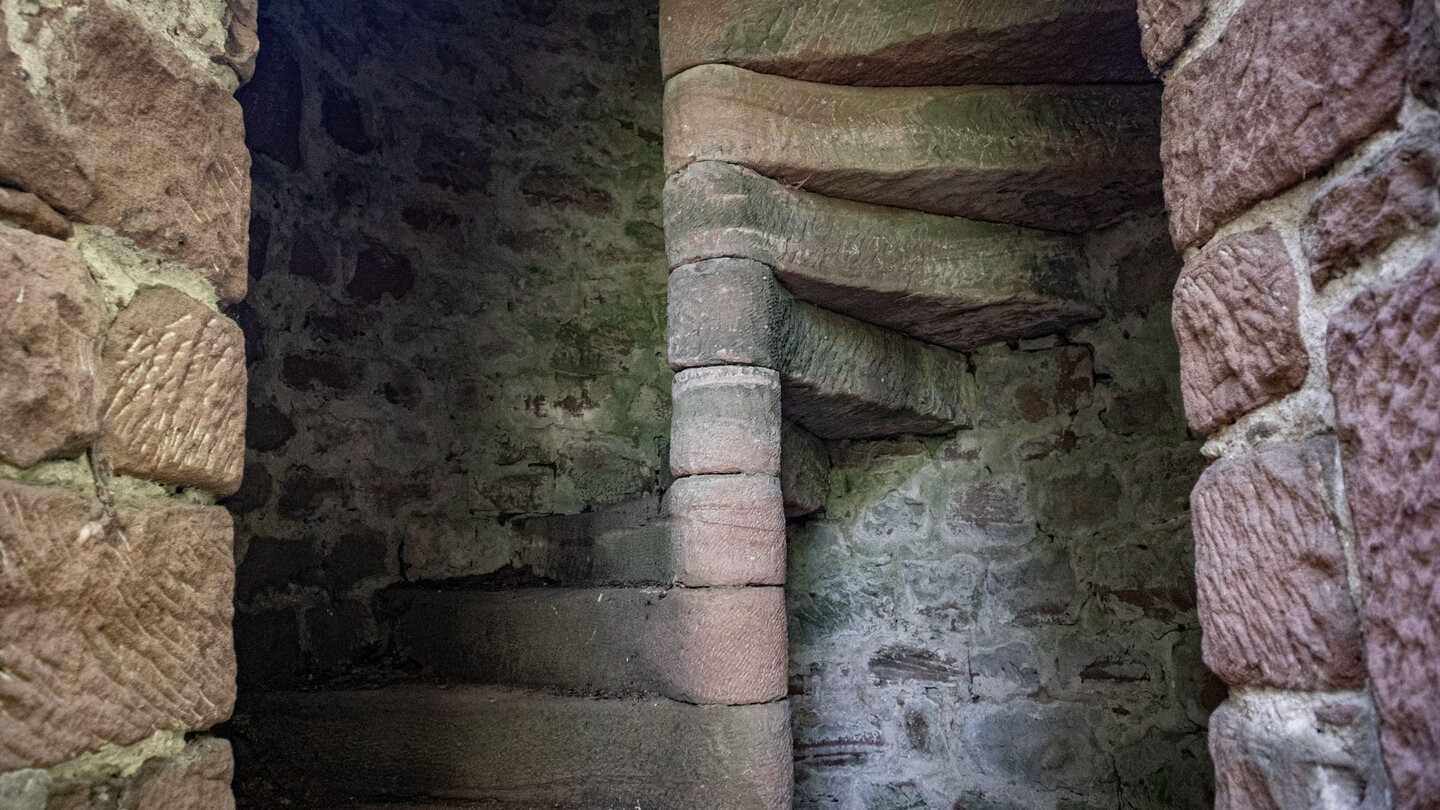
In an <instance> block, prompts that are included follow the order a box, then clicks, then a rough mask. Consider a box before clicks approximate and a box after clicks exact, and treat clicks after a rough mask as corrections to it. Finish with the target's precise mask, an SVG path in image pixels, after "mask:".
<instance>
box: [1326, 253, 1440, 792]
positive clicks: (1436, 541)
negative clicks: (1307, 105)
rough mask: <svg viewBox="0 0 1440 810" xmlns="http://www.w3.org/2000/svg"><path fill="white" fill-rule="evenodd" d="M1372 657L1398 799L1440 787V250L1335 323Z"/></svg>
mask: <svg viewBox="0 0 1440 810" xmlns="http://www.w3.org/2000/svg"><path fill="white" fill-rule="evenodd" d="M1328 344H1329V348H1328V357H1329V366H1330V387H1331V391H1332V392H1333V393H1334V395H1335V417H1336V427H1337V428H1338V429H1339V433H1340V448H1341V460H1342V464H1343V468H1344V471H1345V494H1346V498H1347V499H1348V501H1349V503H1350V512H1351V515H1352V516H1353V519H1354V523H1355V553H1356V557H1357V562H1358V565H1359V568H1360V575H1361V578H1362V580H1363V585H1364V587H1363V591H1364V593H1365V601H1364V603H1363V605H1362V606H1361V617H1362V620H1363V622H1364V627H1365V647H1366V661H1367V663H1368V665H1369V668H1370V676H1371V678H1372V679H1373V683H1374V692H1375V696H1376V698H1375V699H1376V706H1377V708H1378V709H1379V711H1380V719H1381V728H1382V736H1381V740H1382V742H1383V743H1384V747H1385V757H1386V760H1387V761H1388V763H1389V768H1390V775H1391V777H1392V778H1393V779H1394V782H1395V807H1396V808H1399V809H1400V810H1420V808H1431V807H1434V800H1435V797H1436V796H1440V770H1437V769H1436V767H1435V763H1436V762H1440V667H1436V665H1435V662H1436V661H1440V610H1437V608H1436V601H1435V598H1436V597H1435V594H1436V592H1437V591H1436V588H1437V583H1440V554H1437V553H1436V549H1437V548H1440V490H1437V488H1436V486H1435V482H1436V481H1437V480H1440V454H1437V452H1436V448H1437V447H1440V255H1432V256H1431V257H1430V258H1429V259H1428V260H1427V261H1425V262H1424V263H1422V264H1421V265H1420V266H1419V267H1417V268H1415V269H1414V270H1412V271H1411V272H1410V273H1409V274H1407V275H1406V276H1405V277H1404V278H1402V279H1401V280H1400V281H1398V282H1396V283H1395V284H1393V285H1390V286H1386V287H1382V288H1378V289H1374V290H1370V291H1368V292H1364V293H1361V294H1360V295H1359V296H1357V297H1356V298H1355V299H1354V300H1353V301H1352V302H1351V303H1350V304H1349V305H1348V306H1346V308H1345V309H1343V310H1341V312H1340V313H1339V314H1337V315H1336V316H1335V317H1334V319H1332V320H1331V322H1330V328H1329V336H1328Z"/></svg>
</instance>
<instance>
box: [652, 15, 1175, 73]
mask: <svg viewBox="0 0 1440 810" xmlns="http://www.w3.org/2000/svg"><path fill="white" fill-rule="evenodd" d="M660 56H661V61H662V63H663V66H664V70H665V75H666V76H667V77H668V76H673V75H675V74H676V73H679V72H681V71H683V70H686V69H688V68H692V67H695V66H696V65H703V64H708V63H724V64H731V65H739V66H741V67H745V68H749V69H751V70H757V71H760V72H762V73H776V74H780V75H783V76H790V77H792V78H796V79H806V80H808V81H814V82H829V83H831V84H862V85H889V86H898V85H942V84H943V85H959V84H1050V83H1073V82H1087V83H1096V82H1135V81H1148V80H1150V78H1151V76H1150V73H1149V71H1147V70H1146V68H1145V62H1144V60H1143V59H1142V58H1141V56H1140V28H1139V26H1138V24H1137V19H1136V14H1135V2H1134V0H1002V1H1001V2H986V3H956V2H954V0H908V1H907V2H904V3H874V2H866V0H826V2H824V3H823V4H820V3H813V2H811V3H796V2H794V0H662V2H661V3H660Z"/></svg>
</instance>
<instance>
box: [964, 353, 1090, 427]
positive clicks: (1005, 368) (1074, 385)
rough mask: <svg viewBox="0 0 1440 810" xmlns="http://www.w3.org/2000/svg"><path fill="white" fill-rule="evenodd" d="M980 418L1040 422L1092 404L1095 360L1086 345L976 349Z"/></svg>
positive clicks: (991, 420) (997, 420)
mask: <svg viewBox="0 0 1440 810" xmlns="http://www.w3.org/2000/svg"><path fill="white" fill-rule="evenodd" d="M974 361H975V386H976V388H977V389H978V390H979V392H980V396H979V403H978V411H977V414H978V416H977V418H978V419H979V420H981V421H987V422H990V423H992V424H994V423H1002V422H1009V421H1014V420H1016V419H1023V420H1025V421H1027V422H1041V421H1044V420H1045V419H1048V418H1050V417H1053V416H1064V415H1068V414H1071V413H1075V412H1076V411H1079V410H1081V409H1082V408H1084V407H1085V406H1087V405H1089V404H1090V400H1091V397H1092V395H1093V392H1094V389H1095V374H1094V364H1093V362H1092V361H1091V358H1090V350H1089V348H1088V347H1085V346H1057V347H1055V348H1053V349H1041V350H1039V351H1030V352H1012V351H1008V350H1005V351H1001V350H999V349H998V348H997V349H996V350H992V351H988V352H977V353H976V354H975V355H974Z"/></svg>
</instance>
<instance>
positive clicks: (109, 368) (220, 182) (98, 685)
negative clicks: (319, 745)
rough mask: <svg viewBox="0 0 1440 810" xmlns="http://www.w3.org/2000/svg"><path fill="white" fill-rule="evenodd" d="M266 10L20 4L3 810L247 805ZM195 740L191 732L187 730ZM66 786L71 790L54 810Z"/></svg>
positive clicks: (12, 194)
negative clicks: (236, 314) (236, 744)
mask: <svg viewBox="0 0 1440 810" xmlns="http://www.w3.org/2000/svg"><path fill="white" fill-rule="evenodd" d="M254 29H255V8H254V5H253V4H247V3H245V2H243V0H235V2H231V3H229V4H224V3H220V2H210V3H196V4H168V3H158V2H155V3H143V2H142V3H138V4H137V3H115V2H108V0H91V1H90V2H74V1H73V0H65V1H64V2H59V3H49V4H43V5H41V4H28V5H21V4H7V5H6V6H5V8H4V10H3V12H0V380H3V382H0V386H3V388H0V672H3V673H4V676H3V677H0V806H4V807H6V808H19V809H21V810H39V808H44V807H47V806H49V807H57V806H64V807H106V808H109V807H127V808H128V807H137V808H161V807H164V808H196V809H197V810H199V808H206V809H207V810H209V809H210V808H224V807H230V806H233V799H232V798H231V795H230V774H231V770H232V761H231V754H230V747H229V744H228V743H226V742H225V741H223V740H217V739H212V738H209V737H205V736H203V735H202V736H198V737H196V736H194V735H193V732H199V731H204V730H205V729H208V728H209V727H210V726H211V725H213V724H214V723H216V722H218V721H220V720H223V719H225V718H226V717H228V716H229V714H230V709H231V706H232V704H233V702H234V697H235V656H234V651H233V646H232V642H231V631H230V625H231V614H232V607H231V592H232V589H233V552H232V545H233V536H232V528H231V522H230V516H229V514H228V513H227V512H226V511H225V510H224V509H223V508H221V507H218V506H215V505H214V503H215V498H216V497H217V496H222V495H225V494H228V493H231V492H233V491H234V490H235V489H236V488H237V487H238V486H239V484H240V474H241V464H242V453H243V434H244V421H245V399H244V398H245V368H244V348H243V340H242V338H241V334H240V330H239V328H238V327H237V326H236V325H235V324H234V323H233V322H231V321H230V320H229V319H228V318H227V317H225V316H224V315H222V314H220V313H219V312H218V310H217V303H219V302H234V301H238V300H240V299H241V298H243V297H244V295H245V281H246V277H245V261H246V238H247V234H246V231H247V222H248V219H249V167H250V160H249V155H248V154H247V152H246V151H245V147H244V143H243V126H242V124H241V115H240V107H239V105H238V104H237V103H236V102H235V100H234V98H233V97H232V93H233V92H234V90H235V89H236V87H237V86H238V84H239V83H240V82H241V81H242V80H244V79H245V78H248V76H249V74H250V71H251V69H252V67H253V60H254V55H255V48H256V39H255V33H254ZM187 735H189V736H190V737H191V739H189V741H188V742H187ZM47 803H48V804H47Z"/></svg>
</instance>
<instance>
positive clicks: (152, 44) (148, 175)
mask: <svg viewBox="0 0 1440 810" xmlns="http://www.w3.org/2000/svg"><path fill="white" fill-rule="evenodd" d="M67 7H68V10H67V11H66V12H65V13H63V14H49V13H45V12H43V11H41V10H40V9H39V7H35V9H34V10H19V9H18V7H16V10H11V11H7V12H6V13H5V14H4V15H0V42H6V43H7V44H6V45H5V46H3V47H0V77H3V78H0V108H4V109H5V110H6V111H7V115H6V119H7V120H6V122H5V125H4V126H3V127H0V182H3V183H4V184H6V185H11V186H15V187H17V188H19V189H21V190H23V191H28V192H31V193H33V194H35V195H37V196H38V197H40V198H41V199H42V200H44V201H45V202H46V203H48V204H50V205H52V206H54V207H55V208H57V209H59V210H60V211H61V212H63V213H65V214H67V215H69V216H70V217H71V218H72V219H74V220H76V221H78V222H88V223H91V224H95V225H105V226H109V227H111V228H114V229H115V230H116V232H118V233H119V234H120V235H121V236H126V237H129V238H130V239H133V240H134V241H135V242H136V243H137V244H139V245H140V246H141V247H145V248H149V249H151V250H154V251H156V252H158V253H160V254H162V255H164V256H166V257H167V258H170V259H174V260H176V261H179V262H184V263H186V264H188V265H190V266H191V267H193V268H195V270H196V271H197V272H199V273H200V274H201V275H202V276H204V277H205V278H206V279H208V280H209V281H210V282H211V283H213V284H214V285H215V288H216V290H217V291H218V292H219V294H220V297H221V298H222V299H224V300H226V301H238V300H240V299H241V298H243V297H245V284H246V275H245V261H246V250H245V244H246V239H247V229H246V223H247V221H248V220H249V216H250V155H249V153H248V152H246V150H245V143H244V128H243V126H242V124H241V115H240V105H239V104H237V103H236V102H235V99H234V98H233V97H231V95H230V94H229V93H228V92H226V90H225V89H224V88H223V87H221V86H220V85H219V84H218V83H216V82H214V81H212V80H210V79H208V78H206V77H205V76H203V75H201V74H199V73H198V72H196V71H195V70H194V68H193V67H192V66H191V64H190V62H189V61H188V60H187V59H186V58H185V57H184V56H183V55H182V54H181V53H180V52H179V51H178V50H177V49H176V48H175V47H174V46H173V45H171V44H170V43H168V42H166V41H165V40H164V39H163V38H162V37H161V36H160V35H159V34H156V33H153V32H151V31H149V30H148V29H147V28H146V27H145V25H144V24H143V23H142V22H141V21H140V20H139V19H138V18H137V17H136V16H135V15H134V14H133V13H132V12H131V11H129V10H128V9H126V8H124V7H123V6H121V5H118V4H116V3H113V2H109V1H108V0H107V1H106V2H85V3H78V2H68V3H67ZM7 32H8V38H7ZM75 65H85V66H86V68H87V69H86V70H75V69H74V66H75ZM27 77H28V78H27Z"/></svg>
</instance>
